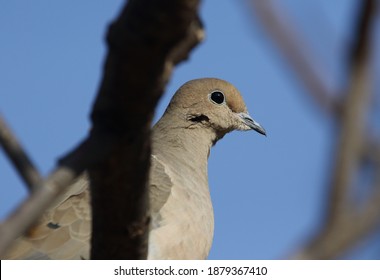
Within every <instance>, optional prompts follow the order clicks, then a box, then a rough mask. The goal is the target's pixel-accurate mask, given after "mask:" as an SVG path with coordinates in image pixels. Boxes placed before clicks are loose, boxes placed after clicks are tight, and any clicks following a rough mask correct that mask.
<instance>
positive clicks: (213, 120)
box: [167, 78, 266, 140]
mask: <svg viewBox="0 0 380 280" xmlns="http://www.w3.org/2000/svg"><path fill="white" fill-rule="evenodd" d="M167 113H170V114H175V115H176V116H177V117H179V118H181V119H182V120H184V121H185V122H186V123H187V125H188V128H197V127H206V128H210V129H212V130H214V131H215V133H216V135H217V138H218V139H219V138H221V137H223V136H224V135H225V134H226V133H228V132H230V131H232V130H255V131H257V132H259V133H260V134H263V135H266V132H265V129H264V128H263V127H262V126H261V125H260V124H259V123H258V122H256V121H255V120H253V118H252V117H251V116H250V115H249V114H248V111H247V107H246V105H245V103H244V100H243V98H242V96H241V94H240V93H239V91H238V90H237V89H236V88H235V87H234V86H233V85H232V84H230V83H228V82H226V81H224V80H220V79H215V78H203V79H196V80H191V81H189V82H187V83H185V84H184V85H183V86H181V87H180V88H179V89H178V90H177V92H176V93H175V95H174V96H173V98H172V100H171V102H170V104H169V106H168V109H167ZM216 140H217V139H216Z"/></svg>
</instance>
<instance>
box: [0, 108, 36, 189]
mask: <svg viewBox="0 0 380 280" xmlns="http://www.w3.org/2000/svg"><path fill="white" fill-rule="evenodd" d="M0 144H1V146H2V147H3V149H4V152H5V153H6V154H7V155H8V157H9V159H10V160H11V161H12V163H13V165H14V166H15V168H16V170H17V171H18V173H19V174H20V176H21V178H22V179H23V180H24V182H25V184H26V186H27V187H28V189H29V190H30V191H35V190H36V189H37V188H38V187H40V186H41V184H42V177H41V175H40V173H39V172H38V170H37V168H36V167H35V166H34V164H33V163H32V161H31V160H30V158H29V157H28V155H27V154H26V152H25V151H24V150H23V148H22V147H21V145H20V143H19V142H18V140H17V138H16V136H15V135H13V133H12V131H11V130H10V128H9V127H8V126H7V124H6V123H5V120H4V118H3V117H2V116H1V115H0Z"/></svg>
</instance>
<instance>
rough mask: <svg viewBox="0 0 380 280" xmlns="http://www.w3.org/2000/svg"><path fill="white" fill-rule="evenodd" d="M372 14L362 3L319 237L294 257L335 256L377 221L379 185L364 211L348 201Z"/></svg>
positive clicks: (361, 136) (360, 140)
mask: <svg viewBox="0 0 380 280" xmlns="http://www.w3.org/2000/svg"><path fill="white" fill-rule="evenodd" d="M374 14H375V1H374V0H366V1H363V7H362V13H361V16H360V18H359V24H358V29H357V44H356V45H355V47H354V50H353V52H352V61H351V62H352V64H351V73H350V74H351V75H350V85H349V90H348V93H347V96H346V100H345V102H344V104H343V110H342V118H341V130H340V134H339V139H338V143H337V156H336V163H335V168H334V173H333V176H332V182H331V190H332V192H331V196H330V201H329V208H328V209H327V210H328V211H327V221H326V224H325V226H324V228H323V229H322V231H321V232H320V234H319V235H317V237H316V238H315V239H314V240H312V241H311V242H310V244H309V245H308V246H307V247H306V248H305V249H304V250H303V251H301V252H300V253H298V254H297V255H296V257H297V258H307V259H326V258H333V257H337V256H338V255H339V254H340V253H342V252H343V251H344V250H345V249H347V248H348V247H349V246H352V245H353V243H354V242H355V241H357V240H358V238H359V237H362V236H363V235H365V234H368V233H369V231H370V229H373V228H374V227H375V226H376V225H378V224H379V222H380V204H379V202H380V190H379V189H380V186H379V187H377V188H374V190H375V191H374V194H373V195H372V198H371V199H370V200H369V201H368V203H366V205H365V206H364V211H361V212H359V213H357V212H356V209H355V208H354V207H353V205H352V201H350V199H349V194H350V187H351V184H352V182H353V181H354V180H353V179H354V176H355V174H357V172H358V169H359V166H360V164H361V162H362V161H361V159H362V156H363V151H365V149H364V148H363V147H364V145H365V144H366V143H367V141H366V131H365V127H366V125H365V114H366V112H367V110H368V105H369V100H370V94H371V88H370V84H371V83H370V74H369V71H370V63H369V55H370V46H371V40H370V35H371V27H372V26H371V24H372V21H373V18H374Z"/></svg>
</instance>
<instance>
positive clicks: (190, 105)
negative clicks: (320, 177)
mask: <svg viewBox="0 0 380 280" xmlns="http://www.w3.org/2000/svg"><path fill="white" fill-rule="evenodd" d="M234 130H240V131H249V130H253V131H256V132H258V133H260V134H263V135H266V131H265V129H264V128H263V126H261V125H260V124H259V123H258V122H256V121H255V120H254V119H253V118H252V117H251V116H250V115H249V113H248V111H247V107H246V105H245V103H244V100H243V98H242V95H241V94H240V92H239V91H238V90H237V89H236V88H235V87H234V86H233V85H232V84H231V83H229V82H227V81H225V80H221V79H217V78H200V79H194V80H190V81H188V82H186V83H185V84H183V85H182V86H181V87H180V88H179V89H178V90H177V91H176V93H175V94H174V95H173V97H172V99H171V101H170V103H169V105H168V107H167V109H166V110H165V112H164V114H163V116H162V117H161V119H160V120H159V121H158V122H157V123H156V124H155V125H154V126H153V128H152V154H151V168H150V173H149V200H150V215H151V224H150V229H149V240H148V259H152V260H154V259H166V260H170V259H206V258H207V256H208V254H209V251H210V248H211V245H212V240H213V235H214V212H213V207H212V203H211V198H210V191H209V185H208V172H207V169H208V168H207V167H208V157H209V154H210V149H211V147H212V146H213V145H215V144H216V142H217V141H218V140H220V139H221V138H223V136H225V135H226V134H227V133H229V132H231V131H234ZM90 238H91V207H90V192H89V180H88V176H87V174H86V172H84V173H83V174H82V175H81V176H80V177H79V178H78V179H77V181H76V182H75V183H74V184H73V185H72V186H71V187H70V188H69V190H68V191H67V192H66V193H65V194H63V195H62V196H61V197H60V198H59V199H57V201H55V202H54V204H53V205H52V206H51V207H50V209H49V210H48V211H46V213H45V214H44V215H43V217H42V218H41V219H40V221H39V222H38V223H37V224H36V225H35V226H33V227H32V228H31V229H30V230H29V231H28V232H27V234H25V235H24V236H22V237H20V238H19V239H18V240H17V241H16V242H15V243H16V244H15V245H14V246H13V248H12V249H11V250H10V252H8V254H7V256H6V257H5V259H89V257H90V256H89V252H90Z"/></svg>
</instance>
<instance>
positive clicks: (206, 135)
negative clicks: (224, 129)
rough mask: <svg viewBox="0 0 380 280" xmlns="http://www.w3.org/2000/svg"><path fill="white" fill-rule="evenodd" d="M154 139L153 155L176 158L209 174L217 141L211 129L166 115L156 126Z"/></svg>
mask: <svg viewBox="0 0 380 280" xmlns="http://www.w3.org/2000/svg"><path fill="white" fill-rule="evenodd" d="M152 137H153V138H152V139H153V154H158V155H160V156H162V157H165V158H168V157H170V158H176V159H178V160H179V161H180V162H186V164H187V165H189V167H194V168H196V169H199V168H200V169H201V170H198V172H199V171H204V172H206V173H207V159H208V156H209V154H210V149H211V146H212V145H213V144H214V142H215V139H216V135H215V133H214V132H213V131H212V130H211V129H207V128H204V127H201V126H196V125H191V124H190V123H189V122H188V121H186V120H182V119H180V118H175V116H170V115H166V116H164V117H162V118H161V120H160V121H158V122H157V124H156V125H155V126H154V128H153V136H152ZM206 176H207V175H206Z"/></svg>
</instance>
